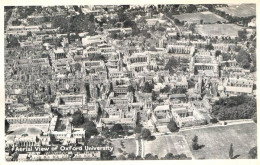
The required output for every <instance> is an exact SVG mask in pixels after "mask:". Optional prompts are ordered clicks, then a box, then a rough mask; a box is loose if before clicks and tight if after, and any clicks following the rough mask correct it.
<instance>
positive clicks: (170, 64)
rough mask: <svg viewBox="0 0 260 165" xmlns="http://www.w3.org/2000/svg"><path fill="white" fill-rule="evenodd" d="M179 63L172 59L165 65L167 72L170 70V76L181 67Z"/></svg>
mask: <svg viewBox="0 0 260 165" xmlns="http://www.w3.org/2000/svg"><path fill="white" fill-rule="evenodd" d="M179 64H180V63H179V62H178V61H177V60H176V59H175V58H174V57H171V58H170V59H169V61H168V63H167V64H166V65H165V68H164V69H165V70H169V72H170V74H173V73H174V69H176V68H177V67H178V66H179Z"/></svg>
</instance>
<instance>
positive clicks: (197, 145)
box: [192, 135, 199, 150]
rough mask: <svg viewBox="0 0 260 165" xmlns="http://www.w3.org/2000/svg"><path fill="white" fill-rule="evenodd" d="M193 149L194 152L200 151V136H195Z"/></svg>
mask: <svg viewBox="0 0 260 165" xmlns="http://www.w3.org/2000/svg"><path fill="white" fill-rule="evenodd" d="M192 149H193V150H198V149H199V144H198V136H197V135H195V136H194V137H193V139H192Z"/></svg>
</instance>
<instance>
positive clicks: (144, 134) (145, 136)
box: [134, 124, 155, 140]
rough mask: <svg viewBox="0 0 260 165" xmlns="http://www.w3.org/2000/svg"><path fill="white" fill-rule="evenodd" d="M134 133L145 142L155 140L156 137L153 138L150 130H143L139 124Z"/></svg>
mask: <svg viewBox="0 0 260 165" xmlns="http://www.w3.org/2000/svg"><path fill="white" fill-rule="evenodd" d="M134 133H136V134H137V136H139V137H141V138H142V139H144V140H154V139H155V137H154V136H152V133H151V131H150V130H149V129H146V128H143V126H142V125H141V124H137V125H136V127H135V128H134Z"/></svg>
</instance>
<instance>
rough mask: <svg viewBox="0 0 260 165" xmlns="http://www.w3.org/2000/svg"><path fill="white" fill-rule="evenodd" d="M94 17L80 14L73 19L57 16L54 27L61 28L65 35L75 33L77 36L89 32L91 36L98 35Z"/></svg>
mask: <svg viewBox="0 0 260 165" xmlns="http://www.w3.org/2000/svg"><path fill="white" fill-rule="evenodd" d="M94 21H95V20H94V16H93V15H84V14H79V15H75V16H72V17H66V16H55V17H54V18H53V19H52V26H53V27H54V28H58V27H59V28H60V29H61V30H62V32H63V33H69V32H75V33H76V34H78V33H81V32H84V31H87V32H89V34H90V35H95V34H97V33H96V32H95V31H96V27H95V23H94Z"/></svg>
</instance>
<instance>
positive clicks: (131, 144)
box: [112, 139, 136, 157]
mask: <svg viewBox="0 0 260 165" xmlns="http://www.w3.org/2000/svg"><path fill="white" fill-rule="evenodd" d="M121 141H123V145H124V147H125V148H123V147H122V146H121ZM112 144H113V146H114V153H113V155H115V156H116V157H118V156H119V155H123V153H127V154H129V153H134V154H136V142H135V139H116V140H112ZM120 149H121V150H122V151H123V152H122V153H120V151H119V150H120ZM125 156H127V155H125Z"/></svg>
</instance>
